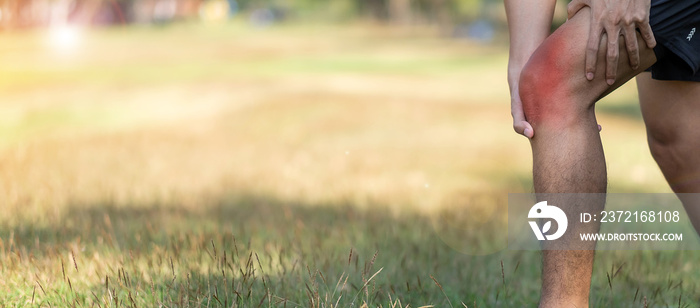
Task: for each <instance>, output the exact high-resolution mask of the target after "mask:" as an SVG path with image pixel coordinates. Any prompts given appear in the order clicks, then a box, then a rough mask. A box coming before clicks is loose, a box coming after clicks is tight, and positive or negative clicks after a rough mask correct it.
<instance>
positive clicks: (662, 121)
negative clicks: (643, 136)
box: [637, 73, 700, 151]
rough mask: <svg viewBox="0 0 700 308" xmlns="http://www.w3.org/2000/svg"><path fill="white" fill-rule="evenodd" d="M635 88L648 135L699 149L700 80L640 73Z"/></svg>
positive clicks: (660, 140) (662, 141)
mask: <svg viewBox="0 0 700 308" xmlns="http://www.w3.org/2000/svg"><path fill="white" fill-rule="evenodd" d="M637 89H638V91H639V103H640V105H641V108H642V116H643V118H644V123H645V125H646V127H647V133H648V135H649V138H650V139H653V141H655V142H661V143H677V142H682V143H683V144H686V145H687V146H689V147H692V149H690V150H697V151H700V121H698V119H700V82H693V81H666V80H654V79H651V74H650V73H643V74H641V75H639V76H638V77H637Z"/></svg>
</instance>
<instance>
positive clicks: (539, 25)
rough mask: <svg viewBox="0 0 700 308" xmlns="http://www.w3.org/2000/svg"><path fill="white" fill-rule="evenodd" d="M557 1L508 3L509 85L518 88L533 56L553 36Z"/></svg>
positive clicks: (541, 0)
mask: <svg viewBox="0 0 700 308" xmlns="http://www.w3.org/2000/svg"><path fill="white" fill-rule="evenodd" d="M555 4H556V1H555V0H505V6H506V15H507V17H508V29H509V33H510V55H509V61H508V83H509V84H510V87H511V90H513V89H514V88H517V81H518V79H519V77H520V71H521V70H522V68H523V66H525V63H527V61H528V60H529V59H530V56H531V55H532V53H533V52H534V51H535V50H536V49H537V47H538V46H539V45H540V44H541V43H542V41H544V40H545V39H546V38H547V36H548V35H549V31H550V28H551V26H552V17H553V16H554V6H555Z"/></svg>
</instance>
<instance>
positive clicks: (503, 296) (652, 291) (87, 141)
mask: <svg viewBox="0 0 700 308" xmlns="http://www.w3.org/2000/svg"><path fill="white" fill-rule="evenodd" d="M86 35H87V36H86V38H85V40H84V42H83V45H82V46H81V47H80V48H79V49H77V50H76V51H75V53H73V54H70V53H69V54H59V53H56V52H55V51H52V50H51V49H49V48H47V47H46V45H45V44H44V43H43V42H44V37H43V34H42V33H41V32H22V33H10V34H7V35H4V36H3V37H2V38H0V46H4V47H2V48H1V49H0V66H2V67H3V73H2V74H1V75H0V97H1V98H2V99H1V100H0V139H1V140H2V142H0V209H1V211H0V277H2V279H0V305H2V306H7V307H24V306H35V307H37V306H39V307H63V306H78V307H81V306H85V307H121V306H127V307H152V306H167V307H196V306H207V307H209V306H213V307H221V306H226V307H231V306H233V307H303V306H311V307H362V306H365V305H366V306H368V307H409V306H410V307H421V306H431V305H432V306H434V307H447V306H451V307H464V306H466V307H512V306H533V305H534V303H536V302H537V299H538V295H539V284H540V282H539V271H540V260H539V253H538V252H532V251H508V250H503V248H504V247H505V243H504V238H505V233H504V232H502V230H501V229H499V228H500V227H502V226H503V223H504V219H505V218H504V217H503V215H501V213H504V211H503V209H504V208H505V206H506V204H505V203H506V202H507V201H506V200H507V193H509V192H528V191H530V187H531V180H530V176H529V168H530V167H529V164H530V154H529V153H530V152H529V146H528V144H527V142H526V141H525V140H524V139H522V137H518V136H516V135H515V134H514V133H512V130H511V128H510V117H509V114H508V110H507V102H508V94H507V91H506V89H507V87H506V84H505V80H506V78H505V63H506V60H507V59H506V57H507V53H506V51H505V47H503V46H482V45H474V44H470V43H466V42H460V41H452V40H444V39H440V38H436V37H435V36H433V35H430V34H429V33H424V32H423V31H415V32H409V33H407V32H402V31H396V30H395V29H386V28H381V27H376V26H367V25H350V26H345V27H317V26H309V25H307V26H287V27H273V28H268V29H249V28H247V27H245V26H243V25H239V24H233V25H225V26H207V27H204V26H198V25H186V24H185V25H175V26H172V27H165V28H138V27H136V28H123V29H102V30H99V31H92V32H88V33H87V34H86ZM633 90H634V89H633V88H630V87H626V88H623V89H622V90H621V91H619V92H618V93H616V94H614V95H612V96H610V97H608V98H606V101H605V102H603V105H601V106H611V107H606V108H607V109H606V108H600V109H599V117H598V118H599V121H600V123H601V124H602V125H603V138H604V139H605V146H606V154H607V155H608V164H609V170H610V174H611V179H610V183H611V191H615V192H650V191H653V192H667V191H668V188H666V186H665V184H664V182H663V179H662V177H661V175H660V173H659V172H658V171H657V170H656V167H655V166H654V164H653V161H652V160H651V158H650V157H649V155H648V154H647V153H648V151H647V150H646V146H645V143H644V142H645V141H644V140H645V136H644V130H643V125H642V123H641V122H640V120H639V118H638V117H637V116H635V114H637V113H636V112H635V111H634V110H635V109H634V108H635V107H634V104H635V103H634V102H635V97H634V91H633ZM630 115H632V116H630ZM698 257H699V255H698V253H696V252H689V251H686V252H682V251H607V252H599V253H598V254H597V259H596V267H595V269H594V271H595V272H594V281H593V287H592V304H593V305H594V306H614V307H644V306H648V307H667V306H668V307H678V306H680V307H691V306H694V305H695V304H697V303H698V302H700V296H698V292H697V289H698V286H697V277H699V276H698V274H700V273H698V270H697V269H695V267H694V264H695V260H697V258H698Z"/></svg>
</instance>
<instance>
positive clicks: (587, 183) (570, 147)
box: [520, 8, 656, 307]
mask: <svg viewBox="0 0 700 308" xmlns="http://www.w3.org/2000/svg"><path fill="white" fill-rule="evenodd" d="M589 22H590V10H589V9H587V8H584V9H583V10H581V11H580V12H579V13H578V14H576V15H575V16H574V17H572V18H571V19H570V20H569V21H568V22H567V23H565V24H564V25H563V26H561V27H560V28H559V29H557V31H556V32H554V33H553V34H552V35H551V36H550V37H548V38H547V39H546V40H545V42H544V43H543V44H542V45H541V46H540V47H539V48H538V50H537V51H536V52H535V53H534V54H533V56H532V58H531V59H530V61H529V62H528V64H527V65H526V67H525V70H524V71H523V74H522V75H521V81H520V82H521V83H520V96H521V99H522V101H523V107H524V110H525V115H526V117H527V120H528V121H529V122H530V123H531V124H532V126H533V128H534V131H535V136H534V138H533V139H532V140H531V145H532V151H533V173H534V174H533V176H534V185H535V192H536V193H538V195H540V194H550V193H604V192H606V187H607V175H606V167H605V157H604V155H603V147H602V145H601V141H600V135H599V133H598V130H597V122H596V119H595V112H594V103H595V102H596V101H597V100H598V98H600V97H601V96H602V95H604V94H605V93H608V92H610V91H612V90H614V89H615V88H617V87H619V86H620V85H622V84H623V83H624V82H626V81H627V80H629V79H630V78H632V77H633V76H635V75H637V74H639V73H640V72H641V71H643V70H644V69H645V68H647V67H649V66H651V64H653V63H654V62H655V61H656V58H655V56H654V53H653V51H652V50H650V49H648V48H646V47H645V46H644V44H640V48H641V50H640V56H641V65H640V69H639V70H637V71H633V70H632V69H631V68H630V67H629V64H628V63H629V60H628V59H627V58H626V52H625V51H624V50H623V49H621V50H620V61H619V63H620V65H619V67H618V76H619V77H618V80H617V82H616V83H615V84H614V85H613V86H608V85H607V84H606V82H605V74H596V76H597V77H596V79H594V80H593V81H588V80H586V78H585V76H584V59H585V51H586V50H585V49H586V46H585V45H586V40H584V39H581V38H585V37H588V31H589V28H590V27H589ZM638 39H639V40H640V41H643V40H642V39H641V37H640V36H639V35H638ZM618 45H619V46H625V45H624V41H623V39H622V38H620V42H619V44H618ZM605 52H606V46H605V45H603V44H601V53H599V58H600V59H599V61H598V63H599V65H598V68H597V70H598V71H599V72H604V71H605V67H604V63H605V59H604V57H605ZM548 198H549V199H547V201H548V202H553V203H554V204H555V205H557V206H559V207H560V208H562V210H564V211H565V212H569V213H570V212H575V211H577V210H581V209H585V210H587V211H599V210H602V209H603V207H604V202H605V201H604V198H599V199H596V200H593V202H591V200H575V199H573V197H564V196H562V195H548ZM568 216H569V217H570V218H572V215H568ZM570 225H571V224H570ZM579 228H581V229H578V230H575V231H576V232H570V231H568V230H567V234H575V233H578V232H597V230H598V226H597V225H594V224H590V225H588V226H586V227H579ZM582 228H588V229H585V230H584V229H582ZM565 237H566V235H565ZM545 248H546V247H545ZM594 248H595V243H591V244H590V245H589V246H586V247H581V246H577V248H576V249H578V250H545V251H543V270H542V296H541V298H540V307H588V297H589V292H590V282H591V274H592V270H593V257H594V251H593V249H594Z"/></svg>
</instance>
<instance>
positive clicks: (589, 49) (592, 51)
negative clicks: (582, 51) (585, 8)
mask: <svg viewBox="0 0 700 308" xmlns="http://www.w3.org/2000/svg"><path fill="white" fill-rule="evenodd" d="M602 32H603V29H602V28H600V27H599V26H598V24H597V23H595V22H592V23H591V32H590V34H589V35H588V45H587V46H586V79H588V80H593V78H594V77H595V67H596V64H597V61H598V46H599V44H600V36H601V34H602Z"/></svg>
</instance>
